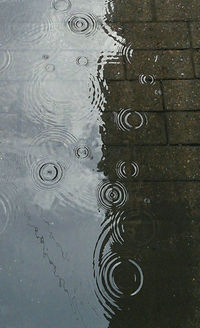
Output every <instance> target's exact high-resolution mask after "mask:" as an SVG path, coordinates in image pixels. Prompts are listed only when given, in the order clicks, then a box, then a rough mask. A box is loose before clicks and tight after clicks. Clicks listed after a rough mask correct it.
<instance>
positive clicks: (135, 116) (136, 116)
mask: <svg viewBox="0 0 200 328" xmlns="http://www.w3.org/2000/svg"><path fill="white" fill-rule="evenodd" d="M114 114H115V123H116V124H117V126H118V128H119V129H120V130H122V131H130V130H131V129H135V130H138V129H140V128H141V127H142V126H144V125H147V123H148V119H147V116H146V114H145V113H139V112H136V111H135V112H131V110H130V109H121V110H120V112H119V113H114ZM130 121H131V122H130Z"/></svg>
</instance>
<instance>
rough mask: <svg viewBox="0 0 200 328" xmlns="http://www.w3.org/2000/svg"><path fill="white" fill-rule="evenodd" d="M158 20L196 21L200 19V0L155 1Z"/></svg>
mask: <svg viewBox="0 0 200 328" xmlns="http://www.w3.org/2000/svg"><path fill="white" fill-rule="evenodd" d="M155 4H156V14H157V18H158V20H186V21H188V20H195V19H199V18H200V6H199V0H192V1H191V0H155Z"/></svg>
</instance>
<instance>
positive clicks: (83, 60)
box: [76, 56, 88, 66]
mask: <svg viewBox="0 0 200 328" xmlns="http://www.w3.org/2000/svg"><path fill="white" fill-rule="evenodd" d="M76 63H77V65H79V66H87V65H88V59H87V57H84V56H81V57H78V58H77V59H76Z"/></svg>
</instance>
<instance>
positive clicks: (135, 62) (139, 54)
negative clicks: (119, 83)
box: [127, 50, 194, 80]
mask: <svg viewBox="0 0 200 328" xmlns="http://www.w3.org/2000/svg"><path fill="white" fill-rule="evenodd" d="M127 66H128V69H127V78H128V79H129V80H131V79H137V78H138V76H139V75H141V74H144V75H149V74H150V75H153V76H155V78H157V79H185V78H193V77H194V73H193V67H192V62H191V53H190V51H189V50H182V51H181V50H163V51H160V50H158V51H139V50H138V51H135V52H134V54H133V58H132V63H131V64H130V65H127Z"/></svg>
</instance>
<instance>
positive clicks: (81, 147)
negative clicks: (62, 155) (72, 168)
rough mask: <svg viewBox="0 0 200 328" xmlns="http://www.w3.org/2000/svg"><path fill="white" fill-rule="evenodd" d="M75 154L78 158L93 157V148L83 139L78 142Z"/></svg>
mask: <svg viewBox="0 0 200 328" xmlns="http://www.w3.org/2000/svg"><path fill="white" fill-rule="evenodd" d="M74 154H75V156H76V157H77V158H78V159H86V158H90V159H91V158H92V152H91V149H90V148H89V147H88V146H87V145H86V144H85V143H84V142H83V141H80V142H78V144H77V145H76V146H75V148H74Z"/></svg>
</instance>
